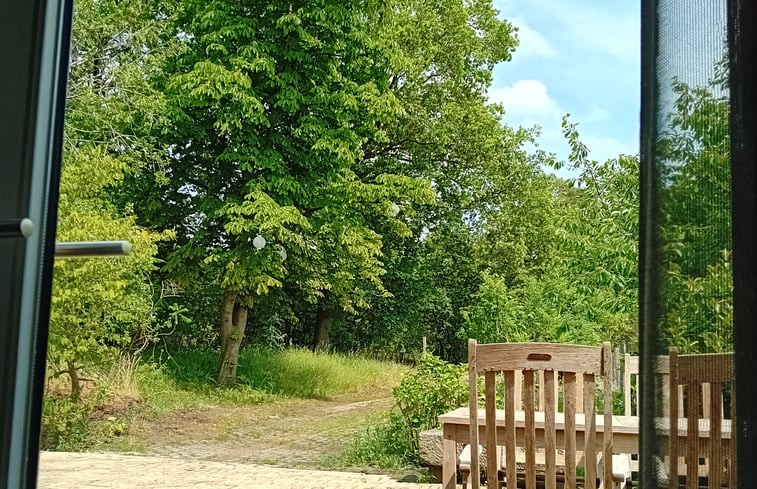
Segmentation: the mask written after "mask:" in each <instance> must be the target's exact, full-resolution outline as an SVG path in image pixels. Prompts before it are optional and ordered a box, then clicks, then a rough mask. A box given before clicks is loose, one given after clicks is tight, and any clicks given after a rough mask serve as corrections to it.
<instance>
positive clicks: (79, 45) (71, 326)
mask: <svg viewBox="0 0 757 489" xmlns="http://www.w3.org/2000/svg"><path fill="white" fill-rule="evenodd" d="M160 29H161V25H160V23H159V22H158V21H157V20H156V18H155V10H154V5H153V4H152V3H151V2H145V1H139V0H130V1H125V2H120V3H119V2H115V1H104V2H103V1H92V0H83V1H81V2H77V4H76V9H75V11H74V22H73V36H72V46H71V68H70V76H69V84H68V98H67V104H68V105H67V111H66V120H65V139H64V147H63V168H62V176H61V185H60V201H59V219H58V236H57V239H58V240H59V241H78V240H82V241H88V240H113V239H120V240H127V241H129V242H130V243H131V244H132V250H133V251H132V254H131V255H130V256H129V257H125V258H107V259H70V260H59V261H57V262H56V263H55V280H54V284H53V297H52V306H51V314H50V339H49V349H48V352H49V353H48V359H49V361H50V364H51V366H52V367H53V368H54V369H55V370H59V371H61V372H65V373H67V374H68V375H69V377H70V380H71V396H72V397H73V398H74V399H78V398H79V396H80V390H81V388H80V383H79V373H78V372H79V369H80V368H82V367H91V366H94V365H97V363H98V362H101V361H103V360H104V359H106V358H109V354H110V353H112V352H113V350H114V349H115V348H119V347H121V348H130V347H132V346H135V344H139V343H140V342H141V343H142V344H144V341H146V340H147V339H148V338H149V337H150V335H151V331H152V329H153V328H155V321H154V317H153V302H152V301H153V295H152V289H151V286H150V281H149V274H150V272H151V271H152V270H153V268H154V259H153V256H154V254H155V253H156V251H157V249H156V243H157V242H158V241H160V240H162V239H164V238H167V237H169V235H168V234H158V233H154V232H148V231H146V230H144V229H142V228H140V227H139V226H137V225H136V218H135V216H134V213H133V211H132V210H131V208H130V207H129V206H125V207H124V206H118V205H116V202H117V200H118V199H116V194H117V193H118V191H119V189H120V187H121V183H122V180H123V178H124V175H125V174H127V173H128V172H131V171H134V170H135V169H136V168H137V167H139V166H142V165H145V164H154V163H156V162H158V161H159V155H160V150H159V148H158V147H157V146H156V141H155V139H154V138H152V137H151V136H150V133H151V131H152V129H153V128H154V127H156V126H159V125H160V124H162V123H163V121H164V119H163V117H164V112H163V111H164V105H163V98H162V95H161V94H160V93H159V92H158V91H156V90H155V89H154V88H153V87H152V86H151V85H150V84H149V83H147V81H146V75H147V74H149V73H150V71H151V70H155V69H156V66H157V64H158V62H159V59H160V57H161V56H162V54H163V51H161V50H160V49H156V47H157V44H156V40H157V39H158V34H159V32H160Z"/></svg>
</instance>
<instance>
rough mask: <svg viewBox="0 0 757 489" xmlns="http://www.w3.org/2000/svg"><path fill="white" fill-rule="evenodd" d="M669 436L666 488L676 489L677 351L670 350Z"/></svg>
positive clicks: (678, 392)
mask: <svg viewBox="0 0 757 489" xmlns="http://www.w3.org/2000/svg"><path fill="white" fill-rule="evenodd" d="M669 357H670V374H669V375H670V386H671V389H670V390H669V391H670V436H668V454H669V456H670V460H669V462H670V469H669V470H668V474H669V483H668V487H669V488H670V489H678V411H679V404H678V396H679V395H680V391H679V390H678V387H677V386H678V350H676V349H675V348H671V349H670V354H669Z"/></svg>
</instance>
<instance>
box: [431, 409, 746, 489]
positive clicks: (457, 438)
mask: <svg viewBox="0 0 757 489" xmlns="http://www.w3.org/2000/svg"><path fill="white" fill-rule="evenodd" d="M534 418H535V424H536V426H535V428H536V429H535V431H536V446H537V448H542V447H544V413H543V412H539V411H537V412H535V413H534ZM439 422H440V423H441V424H442V431H443V432H442V450H443V455H442V487H443V488H444V489H454V488H455V479H456V471H457V460H456V458H457V454H456V450H455V447H456V443H458V442H459V443H469V439H470V430H469V423H470V418H469V416H468V408H466V407H463V408H459V409H456V410H454V411H451V412H449V413H446V414H443V415H441V416H439ZM585 423H586V418H585V415H584V414H583V413H576V447H578V448H579V449H580V447H583V444H584V427H585ZM485 425H486V414H485V411H484V409H479V411H478V426H479V440H485V439H486V438H485V434H484V428H485ZM496 426H497V440H498V442H499V441H504V440H505V412H504V410H497V423H496ZM655 426H656V427H657V435H658V446H659V447H660V451H661V452H663V453H664V452H667V439H668V436H669V435H670V421H669V419H668V418H656V419H655ZM525 428H526V417H525V412H524V411H516V412H515V429H516V433H515V438H516V444H517V445H518V446H519V447H522V446H525V437H526V435H525ZM596 430H597V438H598V439H599V440H601V439H602V433H604V415H597V416H596ZM555 431H556V433H555V437H556V442H557V448H564V446H565V414H564V413H555ZM686 431H687V420H686V419H680V420H679V423H678V438H679V442H678V447H679V451H680V452H679V453H680V455H681V456H683V455H685V451H686ZM709 433H710V428H709V420H706V419H701V420H699V441H700V443H699V450H700V451H701V452H703V453H706V450H707V449H708V446H709V436H710V434H709ZM612 435H613V436H612V446H613V452H614V453H630V454H635V453H639V417H638V416H613V417H612ZM721 441H722V443H723V447H724V449H728V448H730V442H731V422H730V420H724V421H723V425H722V437H721ZM725 453H727V452H725Z"/></svg>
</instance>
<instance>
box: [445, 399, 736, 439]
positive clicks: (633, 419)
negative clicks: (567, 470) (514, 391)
mask: <svg viewBox="0 0 757 489" xmlns="http://www.w3.org/2000/svg"><path fill="white" fill-rule="evenodd" d="M438 419H439V422H440V423H442V424H457V425H466V426H467V425H468V424H469V422H470V417H469V416H468V408H467V407H461V408H458V409H455V410H454V411H450V412H448V413H445V414H442V415H441V416H439V418H438ZM534 421H535V425H536V427H537V428H543V427H544V412H543V411H535V412H534ZM585 421H586V417H585V414H583V413H576V430H577V431H583V426H584V425H585ZM595 423H596V430H597V433H603V432H604V415H603V414H597V415H596V417H595ZM485 424H486V411H485V410H484V409H483V408H479V410H478V425H479V426H484V425H485ZM496 425H497V426H498V427H502V428H504V427H505V411H504V409H498V410H497V421H496ZM525 425H526V413H525V411H515V427H516V428H524V427H525ZM655 426H656V428H657V430H658V433H659V434H661V435H666V436H667V435H668V434H669V432H670V419H669V418H655ZM721 426H722V428H721V430H722V435H721V438H726V439H730V438H731V420H729V419H726V420H723V421H722V425H721ZM687 427H688V420H687V419H685V418H683V419H679V420H678V436H680V437H684V436H686V432H687ZM555 429H556V430H564V429H565V413H561V412H557V413H555ZM612 432H613V434H618V435H631V436H633V435H635V436H638V434H639V417H638V416H616V415H613V417H612ZM709 436H710V420H708V419H700V420H699V437H700V438H708V437H709Z"/></svg>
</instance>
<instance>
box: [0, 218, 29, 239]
mask: <svg viewBox="0 0 757 489" xmlns="http://www.w3.org/2000/svg"><path fill="white" fill-rule="evenodd" d="M33 232H34V223H33V222H32V220H31V219H28V218H26V217H25V218H23V219H14V220H12V221H0V238H28V237H29V236H31V235H32V233H33Z"/></svg>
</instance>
